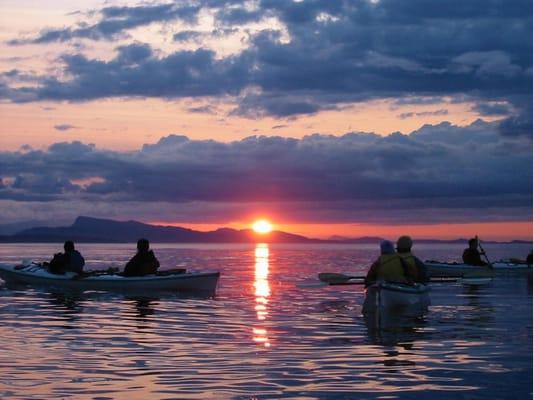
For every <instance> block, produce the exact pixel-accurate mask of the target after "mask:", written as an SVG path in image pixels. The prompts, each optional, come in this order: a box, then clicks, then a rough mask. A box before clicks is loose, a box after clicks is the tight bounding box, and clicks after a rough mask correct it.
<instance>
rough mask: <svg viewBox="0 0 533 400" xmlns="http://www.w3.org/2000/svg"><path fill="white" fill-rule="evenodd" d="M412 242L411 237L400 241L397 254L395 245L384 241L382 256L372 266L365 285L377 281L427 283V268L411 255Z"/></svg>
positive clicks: (403, 237)
mask: <svg viewBox="0 0 533 400" xmlns="http://www.w3.org/2000/svg"><path fill="white" fill-rule="evenodd" d="M411 246H412V240H411V238H409V236H402V237H401V238H400V239H398V243H397V250H398V252H397V253H396V252H395V251H394V244H393V243H392V242H390V241H388V240H384V241H382V242H381V244H380V249H381V255H380V256H379V258H378V259H377V260H376V261H375V262H374V263H373V264H372V266H371V267H370V269H369V270H368V273H367V276H366V278H365V285H366V286H369V285H371V284H372V283H374V282H376V281H386V282H397V283H414V282H425V281H426V273H425V270H426V267H425V265H424V263H423V262H422V261H420V260H419V259H418V258H416V257H415V256H413V255H412V254H411V252H410V251H411Z"/></svg>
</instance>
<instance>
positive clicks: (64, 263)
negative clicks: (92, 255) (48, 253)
mask: <svg viewBox="0 0 533 400" xmlns="http://www.w3.org/2000/svg"><path fill="white" fill-rule="evenodd" d="M63 249H64V250H65V252H64V253H56V254H54V258H52V260H51V261H50V262H49V263H48V270H49V271H50V272H51V273H53V274H64V273H65V272H68V271H72V272H76V273H78V274H81V273H82V272H83V266H84V265H85V259H84V258H83V256H82V255H81V253H80V252H79V251H78V250H76V249H75V248H74V242H73V241H72V240H67V241H66V242H65V244H64V245H63Z"/></svg>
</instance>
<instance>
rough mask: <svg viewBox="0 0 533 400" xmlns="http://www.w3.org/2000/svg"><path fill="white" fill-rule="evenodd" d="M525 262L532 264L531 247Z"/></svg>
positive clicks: (532, 252) (532, 253) (532, 254)
mask: <svg viewBox="0 0 533 400" xmlns="http://www.w3.org/2000/svg"><path fill="white" fill-rule="evenodd" d="M526 263H527V265H533V249H532V250H531V251H530V252H529V254H528V255H527V258H526Z"/></svg>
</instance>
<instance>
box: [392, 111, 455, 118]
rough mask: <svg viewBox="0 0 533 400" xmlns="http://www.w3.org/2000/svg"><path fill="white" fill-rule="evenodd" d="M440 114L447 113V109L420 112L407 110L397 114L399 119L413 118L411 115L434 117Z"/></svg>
mask: <svg viewBox="0 0 533 400" xmlns="http://www.w3.org/2000/svg"><path fill="white" fill-rule="evenodd" d="M441 115H448V110H444V109H442V110H435V111H421V112H407V113H402V114H400V115H398V117H399V118H400V119H407V118H413V117H434V116H441Z"/></svg>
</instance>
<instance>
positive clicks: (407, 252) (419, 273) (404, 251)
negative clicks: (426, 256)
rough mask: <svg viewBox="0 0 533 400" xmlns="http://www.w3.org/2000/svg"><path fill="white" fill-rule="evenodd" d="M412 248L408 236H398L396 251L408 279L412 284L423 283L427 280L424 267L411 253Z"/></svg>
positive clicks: (411, 242)
mask: <svg viewBox="0 0 533 400" xmlns="http://www.w3.org/2000/svg"><path fill="white" fill-rule="evenodd" d="M412 246H413V241H412V240H411V238H410V237H409V236H400V237H399V238H398V241H397V242H396V251H397V252H398V255H399V256H400V258H401V259H402V261H403V266H404V268H405V270H406V271H407V275H408V277H409V278H410V279H411V280H412V281H413V282H419V283H425V282H427V281H428V280H429V279H428V276H427V268H426V265H425V264H424V263H423V262H422V261H421V260H420V259H419V258H418V257H416V256H415V255H414V254H413V253H412V252H411V248H412Z"/></svg>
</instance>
